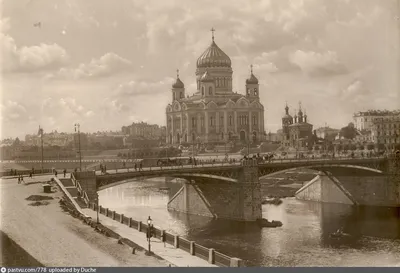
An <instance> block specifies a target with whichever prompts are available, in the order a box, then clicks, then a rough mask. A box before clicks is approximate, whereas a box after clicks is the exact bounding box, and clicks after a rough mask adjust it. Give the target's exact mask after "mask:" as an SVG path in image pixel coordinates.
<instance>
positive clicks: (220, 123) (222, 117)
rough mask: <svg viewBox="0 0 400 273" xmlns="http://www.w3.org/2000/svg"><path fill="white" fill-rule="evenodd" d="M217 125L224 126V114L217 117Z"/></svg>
mask: <svg viewBox="0 0 400 273" xmlns="http://www.w3.org/2000/svg"><path fill="white" fill-rule="evenodd" d="M219 126H220V127H224V116H220V117H219Z"/></svg>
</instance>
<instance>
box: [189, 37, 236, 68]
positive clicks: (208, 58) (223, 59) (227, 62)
mask: <svg viewBox="0 0 400 273" xmlns="http://www.w3.org/2000/svg"><path fill="white" fill-rule="evenodd" d="M231 64H232V62H231V59H230V58H229V56H228V55H226V54H225V52H223V51H222V49H220V48H219V47H218V46H217V44H216V43H215V42H214V38H213V41H212V43H211V45H210V46H209V47H208V48H207V49H206V51H204V52H203V54H201V55H200V57H199V58H198V59H197V67H231Z"/></svg>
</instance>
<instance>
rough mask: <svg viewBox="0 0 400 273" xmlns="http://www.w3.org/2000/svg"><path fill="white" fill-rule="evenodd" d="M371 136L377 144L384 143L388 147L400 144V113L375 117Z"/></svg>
mask: <svg viewBox="0 0 400 273" xmlns="http://www.w3.org/2000/svg"><path fill="white" fill-rule="evenodd" d="M371 136H372V139H373V140H374V142H375V144H378V145H379V144H383V145H384V146H385V147H386V148H394V147H396V146H398V144H400V114H398V115H397V116H392V117H382V118H376V119H374V121H373V125H372V130H371Z"/></svg>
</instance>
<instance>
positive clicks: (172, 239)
mask: <svg viewBox="0 0 400 273" xmlns="http://www.w3.org/2000/svg"><path fill="white" fill-rule="evenodd" d="M89 207H90V208H91V209H93V210H94V211H96V210H98V211H99V213H100V214H102V215H105V216H106V217H109V218H111V219H113V220H115V221H118V222H120V223H121V224H124V225H126V226H128V227H130V228H133V229H137V230H138V231H139V232H143V233H144V234H143V236H145V234H146V232H147V229H148V225H147V224H146V223H143V222H141V221H137V220H134V219H132V218H128V217H126V216H124V215H123V214H119V213H117V212H115V211H112V210H109V209H108V208H103V207H102V206H97V204H96V203H90V205H89ZM153 231H154V235H155V238H157V239H160V240H161V241H162V242H165V243H166V244H170V245H172V246H174V247H175V248H179V249H182V250H183V251H185V252H188V253H190V254H191V255H193V256H196V257H199V258H201V259H203V260H206V261H208V262H209V263H210V264H215V265H218V266H222V267H242V266H244V264H243V261H242V260H241V259H238V258H234V257H229V256H227V255H225V254H222V253H220V252H217V251H215V250H214V249H212V248H207V247H205V246H202V245H199V244H196V243H195V242H193V241H189V240H188V239H186V238H181V237H180V236H178V235H174V234H171V233H169V232H166V231H165V230H163V229H161V228H158V227H153Z"/></svg>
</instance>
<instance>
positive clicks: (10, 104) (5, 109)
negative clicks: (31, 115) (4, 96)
mask: <svg viewBox="0 0 400 273" xmlns="http://www.w3.org/2000/svg"><path fill="white" fill-rule="evenodd" d="M0 106H1V119H2V120H4V121H5V122H17V121H23V120H26V119H28V111H27V110H26V108H25V106H23V105H22V104H20V103H19V102H16V101H12V100H7V101H6V102H5V103H4V104H1V105H0Z"/></svg>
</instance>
